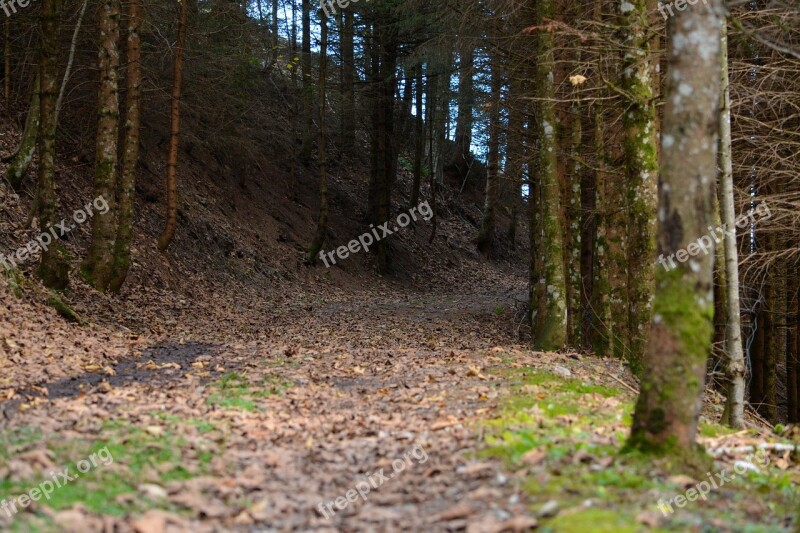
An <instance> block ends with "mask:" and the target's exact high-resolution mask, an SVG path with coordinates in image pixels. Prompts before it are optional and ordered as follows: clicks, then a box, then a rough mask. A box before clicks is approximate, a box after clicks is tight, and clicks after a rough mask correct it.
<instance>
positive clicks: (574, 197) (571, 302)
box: [559, 56, 583, 347]
mask: <svg viewBox="0 0 800 533" xmlns="http://www.w3.org/2000/svg"><path fill="white" fill-rule="evenodd" d="M578 57H580V56H578ZM568 116H569V119H568V120H566V121H565V122H564V123H563V124H562V126H563V128H564V129H565V131H564V133H563V138H564V146H563V148H562V150H559V153H562V154H563V155H564V157H565V159H566V161H564V169H565V172H564V176H563V178H564V185H563V188H562V191H563V197H562V202H563V205H564V268H565V275H566V288H567V342H568V343H569V345H570V346H575V347H579V346H581V345H582V344H583V339H582V336H583V335H582V332H583V328H582V324H583V317H582V313H581V308H582V305H581V294H582V292H583V279H582V278H581V243H582V238H583V232H582V231H581V228H582V225H581V181H582V177H583V176H582V173H583V168H582V165H581V158H580V150H581V143H582V135H583V124H582V122H581V120H582V117H581V109H580V100H579V98H578V97H577V95H576V96H575V97H574V99H573V100H572V103H571V105H570V109H569V113H568Z"/></svg>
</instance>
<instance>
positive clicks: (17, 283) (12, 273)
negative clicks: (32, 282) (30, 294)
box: [3, 268, 26, 298]
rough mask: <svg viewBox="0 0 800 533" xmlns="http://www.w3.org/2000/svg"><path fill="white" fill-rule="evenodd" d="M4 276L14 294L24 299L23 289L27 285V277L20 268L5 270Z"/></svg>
mask: <svg viewBox="0 0 800 533" xmlns="http://www.w3.org/2000/svg"><path fill="white" fill-rule="evenodd" d="M3 276H5V278H6V281H8V285H9V287H11V290H12V291H13V292H14V296H16V297H17V298H22V292H23V287H24V286H25V285H26V280H25V276H24V275H23V274H22V271H21V270H19V269H18V268H12V269H10V270H5V269H4V270H3Z"/></svg>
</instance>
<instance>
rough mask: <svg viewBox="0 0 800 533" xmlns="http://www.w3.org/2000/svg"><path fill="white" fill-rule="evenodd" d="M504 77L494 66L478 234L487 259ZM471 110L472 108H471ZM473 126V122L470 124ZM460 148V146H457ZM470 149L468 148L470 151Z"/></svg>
mask: <svg viewBox="0 0 800 533" xmlns="http://www.w3.org/2000/svg"><path fill="white" fill-rule="evenodd" d="M502 86H503V76H502V74H501V72H500V67H499V65H497V64H493V65H492V81H491V101H490V102H489V106H491V107H490V108H489V147H488V148H489V150H488V154H487V158H486V161H487V167H488V168H487V173H486V190H485V194H484V203H483V218H482V219H481V227H480V230H479V232H478V250H479V251H480V252H481V254H483V255H484V256H485V257H488V256H489V255H490V254H491V252H492V247H493V245H494V241H493V235H494V219H495V214H494V211H495V207H496V204H497V189H498V185H499V183H498V182H499V179H500V176H499V174H500V92H501V89H502ZM470 109H471V108H470ZM470 125H471V122H470ZM456 147H457V148H458V146H456ZM468 149H469V148H467V150H468Z"/></svg>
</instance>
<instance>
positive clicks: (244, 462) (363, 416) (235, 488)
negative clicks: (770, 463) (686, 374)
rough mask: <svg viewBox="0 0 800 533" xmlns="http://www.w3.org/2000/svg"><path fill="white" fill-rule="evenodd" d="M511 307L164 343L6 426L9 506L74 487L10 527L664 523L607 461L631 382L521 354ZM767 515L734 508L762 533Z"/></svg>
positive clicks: (431, 309) (343, 314)
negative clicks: (49, 485) (58, 481)
mask: <svg viewBox="0 0 800 533" xmlns="http://www.w3.org/2000/svg"><path fill="white" fill-rule="evenodd" d="M519 297H520V295H518V294H516V293H508V294H502V295H492V294H474V295H468V296H463V295H462V296H451V295H417V296H403V297H397V296H396V295H393V294H384V295H380V294H378V295H374V296H373V297H371V298H349V299H344V298H343V299H340V300H337V301H335V302H331V301H322V300H319V301H316V300H314V299H313V298H312V299H310V300H308V301H306V302H304V303H303V305H302V306H299V307H298V308H297V310H296V312H295V313H293V316H291V317H288V319H285V320H282V321H278V322H276V323H273V324H271V326H270V336H269V340H263V341H257V342H242V343H212V342H197V341H195V342H183V343H181V342H172V343H170V342H167V343H162V344H160V345H156V346H152V347H150V348H148V349H145V350H143V351H142V352H141V353H139V354H136V356H134V357H131V358H127V359H124V360H121V361H120V362H119V363H118V364H116V366H114V367H113V368H111V367H106V368H104V369H103V368H98V369H96V371H93V372H91V373H87V374H84V375H82V376H79V377H77V378H74V379H65V380H60V381H58V382H54V383H51V384H48V386H47V391H48V394H47V395H46V396H45V395H44V394H41V395H40V397H39V398H33V399H30V398H28V401H27V403H21V404H18V405H17V406H16V408H15V409H14V410H13V411H12V412H9V411H6V413H7V414H6V416H7V417H8V416H10V420H8V421H7V422H5V424H4V426H5V427H4V428H2V429H0V444H2V446H0V450H2V452H0V453H1V454H2V455H0V459H2V461H0V479H6V481H3V482H2V483H0V499H2V498H7V497H14V496H18V495H20V494H23V493H26V492H28V491H29V490H30V489H31V488H34V487H36V486H38V485H39V483H41V482H42V481H43V480H47V479H48V473H49V472H50V471H57V472H62V471H63V470H64V468H69V473H70V474H71V475H73V476H74V478H75V479H74V480H72V481H71V482H69V484H67V485H65V486H63V487H61V488H58V489H56V490H55V491H54V492H53V494H52V497H51V499H50V500H49V501H46V502H38V503H34V504H33V505H31V506H30V507H28V509H27V510H25V511H24V512H22V513H20V514H18V515H16V516H14V517H13V523H12V520H11V518H10V517H8V516H6V513H4V512H0V526H3V527H4V528H5V527H9V528H10V529H12V530H13V529H16V530H20V531H76V532H77V531H81V532H86V531H119V532H127V531H137V532H140V533H161V532H167V531H170V532H171V531H176V532H177V531H187V532H188V531H192V532H195V531H200V532H203V531H209V532H210V531H469V532H476V533H482V532H501V531H527V530H528V529H529V528H530V527H531V526H533V525H535V524H536V523H537V521H539V522H545V523H546V524H548V525H553V527H554V528H555V530H556V531H567V532H571V531H581V532H582V531H606V530H608V531H610V530H614V531H638V530H642V531H644V530H650V529H651V526H654V525H656V524H659V523H660V522H661V521H662V519H663V517H661V516H660V514H661V513H658V512H657V511H654V504H655V502H656V501H657V500H658V494H659V492H657V491H655V489H654V486H653V485H651V483H652V482H651V480H650V479H649V478H650V477H652V476H644V477H643V476H642V475H640V474H639V473H638V472H637V471H636V470H635V469H629V468H627V467H624V466H621V465H620V466H618V465H617V464H615V462H616V459H615V455H616V451H617V450H618V449H619V446H620V444H621V442H622V441H623V440H624V438H625V435H626V432H627V424H628V422H627V421H626V419H625V416H626V414H629V413H630V409H631V404H632V401H633V399H634V397H635V394H634V390H633V388H632V385H631V384H630V383H631V382H630V377H629V376H628V375H627V374H626V373H625V372H624V370H623V369H621V367H620V365H619V363H618V362H615V361H610V360H597V359H592V358H583V357H580V356H578V355H577V354H545V353H537V352H533V351H531V350H529V349H528V348H527V347H526V346H525V345H523V344H520V343H519V342H518V341H517V340H516V338H517V337H516V335H517V329H518V327H519V325H518V320H519V317H518V316H517V315H518V313H517V309H515V306H517V305H518V302H519ZM515 302H516V303H515ZM40 392H44V391H43V390H42V391H40ZM720 438H721V439H724V438H727V437H725V436H722V437H720ZM93 454H94V462H95V463H97V464H96V466H95V465H93V464H91V463H84V464H83V466H87V465H90V466H89V468H88V469H86V472H85V473H82V471H80V468H79V467H80V466H81V463H80V462H81V461H82V460H90V458H92V455H93ZM112 458H113V461H112ZM512 463H513V464H514V465H515V466H513V467H512ZM684 483H685V482H684ZM660 490H661V491H662V492H661V493H662V494H664V493H665V494H678V493H679V491H680V490H682V489H680V488H679V486H678V485H675V484H673V485H668V486H667V488H664V487H661V488H660ZM358 491H360V493H359V492H358ZM598 498H599V499H598ZM348 499H349V501H348ZM780 503H781V505H783V502H780ZM760 504H761V503H760V502H757V501H755V500H751V503H750V508H747V509H745V511H743V512H745V513H750V514H752V515H753V516H754V517H756V518H751V520H754V521H755V523H758V520H759V518H757V517H758V516H759V513H761V512H762V511H763V508H762V507H759V505H760ZM609 505H610V506H611V507H612V508H613V510H612V511H609V510H606V508H607V506H609ZM715 505H716V504H715ZM719 505H722V506H724V508H723V511H724V512H729V511H730V509H729V507H730V506H735V505H737V503H736V501H735V500H730V499H729V498H728V497H727V496H726V497H722V498H721V499H720V500H719ZM738 505H740V504H738ZM625 506H627V507H625ZM736 508H737V509H738V507H736ZM711 511H712V513H711V514H712V515H714V514H716V515H717V516H719V512H720V510H719V509H717V510H716V511H714V509H713V508H712V509H711ZM737 512H738V511H737ZM598 513H599V514H598ZM554 515H558V516H557V517H556V518H555V520H556V522H554V521H553V519H552V517H553V516H554ZM689 518H690V520H693V521H694V522H692V523H696V522H697V520H700V522H699V523H707V519H706V518H705V517H703V516H701V517H700V518H698V517H696V516H690V517H689ZM732 520H739V521H746V520H747V519H746V518H745V519H742V518H732ZM558 521H560V522H558ZM556 524H557V526H556ZM598 524H600V525H603V527H605V526H608V527H611V529H592V526H593V525H598ZM712 525H713V524H712ZM674 530H676V531H685V530H686V528H685V524H684V523H678V525H677V528H676V529H674Z"/></svg>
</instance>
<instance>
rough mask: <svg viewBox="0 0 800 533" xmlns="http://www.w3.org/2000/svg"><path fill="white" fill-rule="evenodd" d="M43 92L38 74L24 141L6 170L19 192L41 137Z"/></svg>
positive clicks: (23, 136)
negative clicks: (40, 122)
mask: <svg viewBox="0 0 800 533" xmlns="http://www.w3.org/2000/svg"><path fill="white" fill-rule="evenodd" d="M40 91H41V83H40V74H38V73H37V74H36V78H35V79H34V81H33V91H32V93H31V105H30V108H29V110H28V116H27V118H26V119H25V129H24V130H23V131H22V140H21V141H20V144H19V148H17V151H16V153H15V154H13V155H11V156H9V158H10V159H11V164H10V165H9V166H8V170H6V179H8V182H9V183H10V184H11V186H12V187H13V188H14V190H16V191H18V190H19V188H20V187H21V186H22V181H23V179H24V178H25V174H26V173H27V172H28V167H30V164H31V161H33V156H34V154H35V153H36V139H37V137H38V135H39V120H40V119H41V116H40V115H41V111H40V106H39V92H40Z"/></svg>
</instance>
